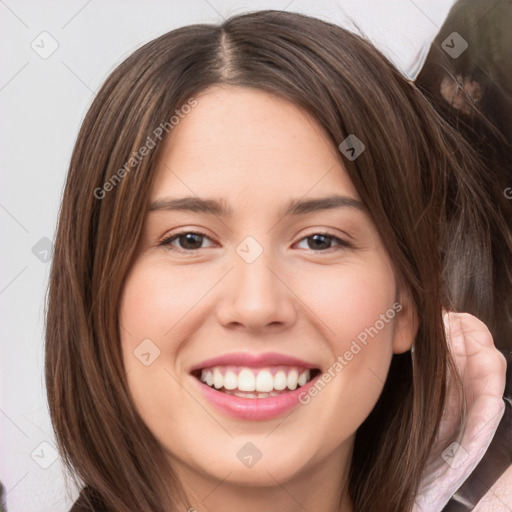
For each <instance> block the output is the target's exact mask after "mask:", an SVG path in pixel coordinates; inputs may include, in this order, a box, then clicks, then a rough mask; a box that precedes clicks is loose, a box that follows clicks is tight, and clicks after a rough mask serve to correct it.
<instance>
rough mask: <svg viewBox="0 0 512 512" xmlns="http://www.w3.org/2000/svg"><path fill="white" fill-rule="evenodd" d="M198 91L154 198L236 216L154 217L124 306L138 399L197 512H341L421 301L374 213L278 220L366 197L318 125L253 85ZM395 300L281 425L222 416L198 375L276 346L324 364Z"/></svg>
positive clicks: (335, 212)
mask: <svg viewBox="0 0 512 512" xmlns="http://www.w3.org/2000/svg"><path fill="white" fill-rule="evenodd" d="M196 99H197V101H198V105H197V106H196V107H195V108H194V109H193V110H192V111H191V113H189V114H188V115H187V116H186V117H185V118H184V119H183V120H181V121H180V123H179V125H177V126H176V127H175V128H174V129H173V131H172V132H171V136H170V138H169V139H168V141H167V142H166V146H165V148H164V153H163V156H162V159H161V160H160V163H159V169H158V174H157V177H156V180H155V183H154V187H153V190H152V195H151V201H156V200H159V199H162V198H164V197H172V198H180V197H185V196H193V197H195V196H198V197H201V198H208V199H217V200H220V199H221V198H222V199H223V200H224V201H225V202H226V203H227V204H228V205H229V206H230V207H231V208H232V209H233V210H234V216H233V217H232V218H229V217H219V216H217V215H212V214H208V213H201V212H191V211H166V210H155V211H150V212H148V213H147V214H146V218H145V226H144V232H143V235H142V237H141V240H140V243H139V245H138V249H137V257H136V259H135V261H134V264H133V267H132V268H131V271H130V273H129V275H128V277H127V279H126V282H125V286H124V290H123V294H122V298H121V306H120V322H121V325H122V329H121V342H122V349H123V357H124V364H125V368H126V371H127V376H128V382H129V388H130V392H131V395H132V397H133V400H134V403H135V405H136V408H137V411H138V413H139V414H140V416H141V418H142V419H143V421H144V422H145V423H146V425H147V426H148V428H149V429H150V431H151V432H152V433H153V434H154V436H155V437H156V438H157V439H158V440H159V441H160V442H161V444H162V445H163V446H164V447H165V450H166V453H167V454H168V456H169V459H170V460H171V462H172V464H173V467H174V469H175V471H176V472H177V474H178V475H179V477H180V478H181V480H182V481H183V484H184V486H185V490H186V492H187V494H188V496H189V498H190V502H191V504H192V506H193V507H195V508H196V509H197V510H198V511H203V510H206V511H214V512H220V511H222V512H235V511H236V512H238V511H240V510H244V511H246V512H252V511H261V510H272V511H278V510H279V511H280V512H288V511H289V512H292V511H293V512H295V511H296V510H297V507H298V504H300V505H301V506H302V507H304V509H306V510H319V511H325V512H330V511H337V510H339V506H338V503H340V502H341V503H342V508H341V509H342V510H344V511H348V512H350V511H351V510H352V507H351V504H350V501H349V500H348V498H347V496H346V493H344V492H342V489H343V488H344V486H345V483H346V479H347V474H348V470H349V467H350V457H351V454H352V449H353V442H354V436H355V432H356V430H357V428H358V427H359V426H360V425H361V423H362V422H363V421H364V419H365V418H366V417H367V416H368V414H369V413H370V411H371V410H372V409H373V407H374V405H375V403H376V401H377V399H378V397H379V395H380V393H381V391H382V388H383V385H384V382H385V379H386V376H387V372H388V369H389V365H390V361H391V358H392V355H393V353H401V352H404V351H406V350H409V349H410V347H411V343H412V340H413V334H414V332H415V325H414V321H413V320H412V319H413V315H412V313H411V306H410V304H409V301H408V300H407V299H406V297H403V296H402V293H401V291H400V290H398V289H397V284H396V279H395V274H394V272H393V267H392V263H391V261H390V258H389V256H388V254H387V252H386V250H385V248H384V245H383V242H382V240H381V239H380V237H379V234H378V233H377V231H376V229H375V226H374V224H373V223H372V221H371V219H370V217H369V216H368V214H367V213H365V211H360V210H358V209H356V208H349V207H341V208H335V209H330V210H322V211H318V212H312V213H307V214H303V215H298V216H289V217H283V216H282V215H281V214H280V212H281V210H282V209H283V208H284V207H285V205H287V203H288V202H289V201H290V200H291V199H312V198H319V197H324V196H329V195H332V194H339V195H343V196H348V197H350V198H352V199H356V200H359V196H358V194H357V192H356V190H355V188H354V186H353V185H352V183H351V181H350V179H349V178H348V175H347V173H346V171H345V170H344V168H343V164H342V161H341V157H340V154H339V152H338V150H337V148H336V147H335V146H334V145H333V144H332V142H331V141H330V140H329V139H328V138H327V135H326V134H325V133H324V132H323V131H322V129H321V127H320V126H319V125H318V124H317V122H316V121H314V120H313V119H312V118H311V117H309V116H308V115H307V114H306V113H304V112H303V111H301V110H300V109H298V108H297V107H296V106H294V105H292V104H290V103H288V102H286V101H285V100H283V99H280V98H277V97H274V96H272V95H269V94H267V93H265V92H261V91H258V90H255V89H249V88H239V87H233V86H229V87H228V86H223V87H220V86H215V87H212V88H210V89H208V90H207V91H206V92H204V93H202V94H200V95H198V96H197V97H196ZM198 230H199V231H201V232H204V233H206V235H207V237H205V238H203V239H202V245H201V239H199V241H198V242H197V243H196V247H199V248H197V249H193V250H190V249H189V250H188V252H187V251H185V248H186V247H190V246H187V245H184V244H186V240H185V241H184V240H183V239H181V241H180V239H174V241H173V242H172V244H171V245H159V244H160V242H161V240H162V239H164V238H166V237H169V235H172V234H175V233H177V232H196V231H198ZM325 231H328V232H329V235H330V236H332V237H334V238H326V239H322V240H321V241H324V242H325V246H324V247H325V248H324V247H322V246H321V247H320V249H318V248H315V247H316V246H315V245H314V243H313V244H312V245H309V244H308V237H310V236H312V235H314V234H316V233H319V232H320V233H322V232H325ZM247 236H251V237H253V238H254V239H255V240H256V241H257V243H258V244H259V246H260V247H261V249H262V250H263V252H262V254H261V255H260V256H259V257H258V258H257V259H256V260H255V261H254V262H252V263H250V264H249V263H247V262H246V261H245V260H244V259H242V258H241V257H240V256H239V254H238V253H237V252H236V249H237V247H238V246H239V244H240V243H241V242H242V241H243V240H244V239H245V238H246V237H247ZM336 237H338V238H340V239H341V240H343V241H346V242H348V243H349V244H350V246H349V247H346V246H345V245H341V244H339V243H338V242H337V241H336ZM309 240H311V239H309ZM180 243H181V245H180ZM320 245H321V244H320ZM184 247H185V248H184ZM173 249H174V250H173ZM180 249H181V251H180ZM251 250H253V249H251ZM397 301H399V302H400V304H401V305H402V310H401V311H400V312H399V313H398V314H397V315H396V316H395V317H394V318H393V319H392V320H390V321H388V322H387V323H385V325H384V328H382V329H381V330H380V331H379V333H378V335H376V336H374V337H373V338H370V339H369V342H368V344H367V345H366V346H365V347H364V348H363V349H362V350H361V351H360V352H359V353H357V355H355V356H354V357H353V359H352V360H351V361H349V362H348V364H347V365H346V366H344V367H343V369H342V371H340V372H338V373H337V374H336V377H335V378H334V379H332V380H331V382H329V383H328V384H327V385H326V386H325V388H324V389H323V390H322V391H321V392H320V393H318V395H317V396H315V397H314V398H312V399H311V401H310V402H309V403H308V404H307V405H300V404H299V405H298V406H297V407H295V408H294V409H293V410H292V412H291V413H288V414H287V415H283V416H282V417H279V418H277V419H272V420H266V421H248V420H241V419H235V418H232V417H229V416H226V415H224V414H223V413H221V412H219V411H218V410H217V409H216V408H215V407H214V406H213V405H211V404H210V403H209V402H208V401H206V399H205V398H203V396H202V394H201V392H200V390H199V387H198V385H197V382H196V380H195V377H193V376H191V375H190V373H189V370H190V368H191V367H192V366H193V365H195V364H197V363H200V362H202V361H204V360H206V359H209V358H211V357H215V356H219V355H222V354H225V353H232V352H239V351H242V352H247V353H251V354H259V353H262V352H268V351H276V352H280V353H282V354H287V355H292V356H295V357H298V358H300V359H303V360H306V361H309V362H311V363H314V364H315V366H317V367H318V368H320V369H321V370H323V371H326V370H327V369H328V368H329V367H331V366H332V365H333V363H334V362H335V361H336V358H337V357H338V356H340V355H343V354H344V353H345V352H346V351H347V350H348V349H349V348H350V345H351V342H352V341H353V340H355V339H356V337H357V335H358V334H360V333H361V332H363V331H364V330H365V328H368V327H370V326H374V325H375V323H376V321H377V320H378V319H379V318H380V315H382V314H384V313H385V312H386V311H387V310H388V309H389V308H391V307H392V305H393V304H394V303H395V302H397ZM148 338H149V339H151V340H152V342H153V343H154V344H155V345H156V346H157V347H158V349H159V350H160V354H159V356H158V357H157V358H156V359H155V360H154V361H153V362H152V363H151V364H150V365H148V366H145V365H144V364H141V362H140V360H139V359H138V358H137V357H135V356H134V353H133V352H134V350H135V349H136V347H137V346H138V345H139V344H140V343H141V341H142V340H144V339H148ZM248 442H251V443H253V444H254V445H255V446H256V447H257V448H258V450H259V451H260V452H261V453H262V458H261V459H260V460H259V461H258V462H257V463H256V464H255V465H254V466H252V467H251V468H247V467H246V466H245V465H244V464H242V463H241V462H240V460H239V459H238V457H237V452H238V451H239V450H240V449H241V448H242V447H243V446H244V445H245V444H246V443H248ZM184 510H186V508H184Z"/></svg>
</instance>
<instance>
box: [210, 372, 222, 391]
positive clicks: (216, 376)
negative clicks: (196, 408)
mask: <svg viewBox="0 0 512 512" xmlns="http://www.w3.org/2000/svg"><path fill="white" fill-rule="evenodd" d="M213 385H214V386H215V388H216V389H220V388H221V387H222V386H223V385H224V377H222V373H221V372H220V370H219V369H218V368H215V370H213Z"/></svg>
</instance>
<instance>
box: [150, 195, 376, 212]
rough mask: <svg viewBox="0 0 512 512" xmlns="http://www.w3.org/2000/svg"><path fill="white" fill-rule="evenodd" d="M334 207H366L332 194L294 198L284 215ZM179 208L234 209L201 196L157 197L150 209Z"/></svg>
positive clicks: (196, 210) (358, 208) (204, 210)
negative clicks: (311, 197)
mask: <svg viewBox="0 0 512 512" xmlns="http://www.w3.org/2000/svg"><path fill="white" fill-rule="evenodd" d="M333 208H353V209H356V210H359V211H361V212H365V211H366V209H365V207H364V206H363V203H362V202H361V201H359V200H357V199H354V198H352V197H348V196H339V195H332V196H328V197H320V198H317V199H294V200H292V201H290V202H289V203H288V205H287V206H286V207H285V209H284V211H283V212H282V214H281V215H282V216H283V217H287V216H291V215H304V214H306V213H312V212H316V211H320V210H331V209H333ZM161 210H170V211H173V210H179V211H192V212H200V213H207V214H212V215H216V216H219V217H232V216H233V215H234V211H233V209H232V208H231V207H229V206H228V204H227V203H226V202H225V201H224V200H220V201H216V200H214V199H202V198H199V197H193V196H191V197H183V198H177V199H173V198H167V197H164V198H162V199H157V200H156V201H154V202H153V203H151V205H150V207H149V211H161Z"/></svg>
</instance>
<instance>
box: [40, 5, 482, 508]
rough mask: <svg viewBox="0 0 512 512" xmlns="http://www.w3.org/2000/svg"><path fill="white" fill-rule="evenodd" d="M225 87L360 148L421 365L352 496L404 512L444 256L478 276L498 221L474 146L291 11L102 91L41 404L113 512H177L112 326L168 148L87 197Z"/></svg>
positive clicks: (198, 33) (440, 379) (368, 51)
mask: <svg viewBox="0 0 512 512" xmlns="http://www.w3.org/2000/svg"><path fill="white" fill-rule="evenodd" d="M220 83H222V84H228V85H236V86H242V87H253V88H257V89H259V90H263V91H266V92H268V93H271V94H275V95H278V96H279V97H281V98H284V99H286V100H288V101H290V102H292V103H293V104H295V105H297V106H298V107H300V108H303V109H304V110H305V111H307V112H308V113H310V114H311V115H312V116H313V117H314V118H315V119H316V120H317V121H318V122H319V123H320V125H321V126H322V127H323V128H324V129H325V131H326V133H327V134H328V136H329V137H330V139H331V140H332V142H333V144H335V145H336V146H338V145H339V144H340V143H341V142H342V141H343V140H344V139H345V138H346V137H347V136H348V135H349V134H355V135H356V136H357V137H358V138H359V139H360V140H362V141H363V143H364V144H365V146H366V149H365V151H364V152H363V153H362V154H361V155H360V156H359V157H358V158H357V159H355V160H354V161H350V160H348V159H344V158H343V157H342V155H341V154H340V160H341V159H342V160H343V165H344V166H345V168H346V170H347V172H348V174H349V176H350V179H351V180H352V182H353V183H354V185H355V187H356V189H357V191H358V193H359V195H360V197H361V199H362V200H363V202H364V203H365V205H366V207H367V208H368V211H369V212H370V214H371V216H372V218H373V221H374V223H375V225H376V227H377V229H378V231H379V233H380V235H381V237H382V239H383V241H384V244H385V246H386V248H387V250H388V252H389V254H390V257H391V259H392V261H393V262H394V264H395V268H396V271H397V276H398V278H399V279H400V282H401V283H403V288H404V289H405V291H406V292H407V294H408V295H409V296H410V297H411V300H412V302H413V305H414V308H415V310H416V312H417V317H418V330H417V334H416V337H415V350H414V355H413V356H412V355H411V353H410V352H407V353H405V354H401V355H395V356H394V357H393V361H392V364H391V368H390V372H389V377H388V380H387V382H386V385H385V387H384V390H383V392H382V395H381V397H380V399H379V402H378V403H377V405H376V407H375V409H374V410H373V411H372V413H371V414H370V416H369V417H368V418H367V419H366V421H365V422H364V423H363V425H361V427H360V428H359V430H358V433H357V436H356V441H355V449H354V456H353V460H352V465H351V472H350V477H349V492H350V497H351V499H352V502H353V505H354V510H355V511H363V510H379V511H383V512H386V511H389V512H391V511H393V512H397V511H406V510H409V509H410V508H411V506H412V503H413V501H414V496H415V494H416V492H417V490H418V485H419V482H420V479H421V474H422V471H423V470H424V467H425V464H426V462H427V460H428V457H429V454H430V453H431V451H432V448H433V445H434V442H435V439H436V436H437V434H438V430H439V424H440V419H441V416H442V412H443V409H444V406H445V398H446V387H447V372H448V369H449V367H450V365H451V364H452V362H451V358H450V357H449V352H448V348H447V344H446V340H445V335H444V329H443V324H442V307H443V306H444V307H448V308H449V307H450V293H449V291H448V290H447V289H446V288H445V286H444V283H443V280H442V273H443V264H444V261H443V258H444V256H443V253H442V251H441V250H440V247H443V245H444V246H445V244H446V237H447V236H456V237H460V240H459V239H458V242H457V245H456V246H455V247H456V252H459V251H460V253H467V254H472V255H473V260H472V261H474V262H476V263H477V264H478V265H481V264H484V265H485V264H486V261H487V260H486V258H487V252H486V249H487V247H486V246H484V245H482V244H487V245H488V243H489V242H488V240H487V238H486V236H485V226H486V222H488V219H489V217H488V213H489V212H487V211H486V209H488V208H489V209H491V210H492V208H491V206H490V204H489V200H488V198H487V196H486V195H485V193H484V191H483V190H482V189H481V187H480V184H479V175H478V172H479V163H478V161H477V160H476V157H475V156H474V155H473V153H472V151H471V148H470V147H469V146H468V145H467V144H465V143H464V141H462V140H461V139H459V138H458V136H457V134H456V132H455V131H454V130H453V129H451V128H450V127H449V126H448V125H447V124H446V123H445V122H443V121H442V119H441V118H440V117H439V116H438V115H437V114H436V113H435V112H434V111H433V109H432V108H431V107H430V105H429V104H428V102H427V101H426V100H425V99H424V97H423V96H422V95H421V93H420V92H419V91H418V90H417V89H416V87H415V86H414V84H412V83H411V82H410V81H408V80H406V79H404V77H403V76H402V75H401V74H400V73H399V72H398V71H397V70H396V69H395V68H394V66H393V65H392V64H390V63H389V62H388V60H387V59H386V58H385V57H383V56H382V55H381V54H380V53H379V52H378V51H377V50H376V49H375V48H374V47H373V46H372V45H371V44H370V43H369V42H367V41H366V40H365V39H363V38H361V37H359V36H357V35H354V34H352V33H350V32H348V31H346V30H344V29H342V28H340V27H338V26H335V25H333V24H330V23H326V22H323V21H320V20H317V19H314V18H310V17H307V16H304V15H300V14H294V13H286V12H280V11H259V12H256V13H250V14H246V15H240V16H235V17H232V18H230V19H228V20H227V21H225V22H224V23H222V24H221V25H219V26H218V25H192V26H187V27H183V28H179V29H177V30H173V31H171V32H169V33H167V34H164V35H163V36H161V37H159V38H157V39H155V40H153V41H151V42H149V43H148V44H146V45H145V46H143V47H142V48H140V49H139V50H137V51H136V52H135V53H133V54H132V55H131V56H130V57H129V58H127V59H126V60H125V61H124V62H122V63H121V64H120V65H119V67H118V68H117V69H116V70H115V71H114V72H113V73H112V74H111V75H110V76H109V78H108V79H107V81H106V83H105V84H104V85H103V87H102V88H101V90H100V92H99V93H98V95H97V96H96V98H95V100H94V102H93V104H92V105H91V107H90V109H89V112H88V113H87V115H86V117H85V120H84V122H83V125H82V127H81V130H80V133H79V136H78V140H77V142H76V146H75V148H74V151H73V156H72V160H71V164H70V169H69V173H68V177H67V182H66V187H65V191H64V197H63V201H62V207H61V211H60V216H59V223H58V230H57V237H56V243H55V253H54V258H53V263H52V269H51V276H50V286H49V300H48V311H47V329H46V384H47V393H48V402H49V407H50V414H51V418H52V422H53V426H54V429H55V433H56V437H57V441H58V445H59V449H60V451H61V454H62V456H63V459H64V462H65V463H66V464H67V466H68V468H69V470H70V473H71V474H72V475H73V476H74V477H76V479H77V480H80V481H81V483H82V484H83V485H85V486H87V488H88V489H90V490H91V492H92V493H93V494H95V495H96V496H98V497H99V498H101V501H102V502H103V503H104V504H105V506H106V507H107V508H108V509H111V510H123V511H133V512H140V511H142V510H151V511H152V512H164V511H167V512H169V511H171V510H177V509H176V507H177V503H179V501H178V494H179V493H180V492H181V491H180V489H179V484H178V482H175V485H174V487H175V489H176V494H175V496H172V497H171V496H169V492H168V489H166V485H168V484H169V482H167V484H166V481H165V478H166V477H167V479H169V478H170V477H169V475H172V474H173V473H172V471H171V468H169V467H168V462H167V461H166V460H165V458H164V455H163V449H162V447H161V446H160V445H159V443H158V442H157V440H156V439H155V438H154V437H153V435H152V434H151V432H150V431H149V429H148V428H147V427H146V425H145V424H144V423H143V421H142V419H141V418H140V417H139V415H138V414H137V412H136V409H135V406H134V404H133V402H132V400H131V398H130V394H129V391H128V386H127V381H126V377H125V374H124V368H123V363H122V355H121V347H120V342H119V339H120V338H119V329H120V326H119V325H118V307H119V298H120V295H121V290H122V287H123V283H124V280H125V277H126V275H127V272H128V271H129V269H130V266H131V264H132V262H133V258H134V255H135V249H136V245H137V244H136V241H137V240H138V239H139V236H140V233H141V229H142V226H143V222H144V215H142V213H144V212H145V211H146V209H147V206H148V199H149V193H150V190H151V186H152V182H153V178H154V176H155V169H156V167H157V162H158V158H159V155H160V154H161V148H162V146H163V144H158V145H157V147H156V148H154V149H153V150H152V151H150V152H149V153H148V154H147V155H146V156H145V157H144V158H142V159H141V160H140V161H138V162H137V164H136V166H135V167H134V169H133V170H131V171H129V172H127V173H125V174H126V175H125V176H124V177H122V179H120V180H118V182H116V185H115V187H113V189H112V190H109V191H108V193H104V194H102V196H103V198H102V199H98V198H97V197H95V193H94V191H95V190H98V189H101V188H102V187H103V185H104V183H106V182H107V181H108V180H109V179H111V178H112V177H113V176H114V175H115V174H116V173H118V172H119V169H121V168H123V167H124V166H125V164H126V162H127V161H129V160H130V157H131V156H132V155H133V154H134V153H136V152H137V151H138V149H139V148H140V147H141V146H143V145H144V143H145V141H147V139H148V137H150V136H152V134H153V132H154V130H155V128H156V127H158V126H160V125H161V123H163V122H165V121H167V120H168V119H169V118H170V117H171V116H172V114H173V113H174V112H175V110H176V109H179V108H180V107H181V106H182V105H185V104H186V103H187V101H189V100H190V98H191V97H193V96H195V95H198V94H199V93H200V92H201V91H204V90H206V89H207V88H208V87H210V86H212V85H214V84H220ZM118 176H119V174H118ZM96 195H97V194H96ZM482 241H483V242H482ZM456 257H457V254H456V253H455V254H452V253H450V258H456ZM464 261H466V260H464ZM389 468H393V471H389ZM181 499H183V497H182V498H181Z"/></svg>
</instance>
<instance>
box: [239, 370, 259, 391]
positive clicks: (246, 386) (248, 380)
mask: <svg viewBox="0 0 512 512" xmlns="http://www.w3.org/2000/svg"><path fill="white" fill-rule="evenodd" d="M238 389H239V390H240V391H255V390H256V379H255V377H254V373H253V372H252V371H251V370H249V369H248V368H244V369H243V370H242V371H241V372H240V373H239V374H238Z"/></svg>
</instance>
